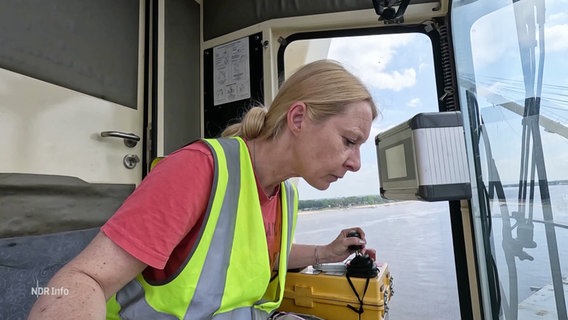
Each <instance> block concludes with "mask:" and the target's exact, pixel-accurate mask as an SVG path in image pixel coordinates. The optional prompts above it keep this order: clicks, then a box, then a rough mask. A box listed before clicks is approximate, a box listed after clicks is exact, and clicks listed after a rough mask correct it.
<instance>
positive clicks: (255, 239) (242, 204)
mask: <svg viewBox="0 0 568 320" xmlns="http://www.w3.org/2000/svg"><path fill="white" fill-rule="evenodd" d="M204 141H205V142H206V143H207V144H208V145H209V147H210V148H211V150H212V154H213V158H214V177H213V186H212V191H211V196H210V199H209V204H208V208H207V212H206V217H205V220H204V225H203V226H202V230H200V235H199V236H198V239H197V241H196V244H195V246H194V249H193V250H192V251H191V252H190V254H189V256H188V259H187V260H186V262H185V263H184V265H183V266H182V267H180V269H181V271H180V272H179V274H177V275H175V277H174V278H173V279H171V280H170V281H168V282H167V283H163V284H150V283H148V282H146V281H145V280H144V279H143V277H142V275H139V276H138V277H137V278H136V279H135V280H133V281H131V282H130V283H129V284H127V285H126V286H125V287H124V288H123V289H121V290H120V291H119V292H118V293H117V294H116V296H115V297H116V302H117V303H118V305H119V306H120V311H119V312H118V313H119V316H120V319H168V320H169V319H215V320H224V319H243V320H245V319H246V320H248V319H266V318H267V317H268V315H269V313H270V312H271V311H273V310H274V309H276V308H277V307H278V306H279V305H280V302H281V301H282V297H283V295H284V281H285V277H286V272H285V271H286V269H287V260H288V254H289V252H290V248H291V242H292V241H291V239H292V237H293V231H294V228H295V224H296V213H297V191H296V189H295V188H294V187H293V186H292V184H290V183H289V182H284V183H282V184H281V189H280V190H281V191H280V192H281V195H282V198H281V205H282V213H283V214H282V223H281V225H282V232H281V244H280V254H279V257H280V259H279V270H280V271H281V272H279V274H278V281H273V282H272V283H268V282H269V280H270V266H269V263H268V261H269V258H268V249H267V244H266V236H265V232H264V224H263V222H262V213H261V211H260V203H259V202H258V192H257V188H256V180H255V177H254V172H253V169H252V164H251V161H250V155H249V153H248V149H247V147H246V144H245V143H244V141H243V140H242V139H240V138H224V139H212V140H204ZM253 198H254V199H253ZM243 211H245V212H248V213H246V214H242V213H243ZM237 212H241V214H237ZM259 219H260V221H258V220H259ZM237 220H238V221H237ZM259 224H260V225H259ZM237 226H240V227H238V228H237ZM261 229H262V234H260V230H261ZM248 233H250V234H248ZM243 244H244V245H243ZM234 246H236V247H234ZM249 247H250V248H249ZM234 250H240V251H241V252H240V253H238V254H236V255H235V256H234V257H231V253H232V252H233V251H234ZM241 254H245V255H246V254H249V255H250V254H254V255H257V254H258V256H257V257H256V260H250V261H255V263H252V264H250V268H251V270H245V271H243V270H241V271H240V272H239V271H238V270H239V269H242V268H238V267H233V268H232V269H231V268H230V267H221V266H229V265H238V264H241V265H242V260H243V258H240V257H239V256H240V255H241ZM190 258H191V259H190ZM265 258H266V260H263V259H265ZM256 261H258V262H256ZM231 262H232V264H231ZM247 266H249V264H247ZM231 270H232V271H231ZM282 271H283V272H282ZM244 272H247V274H246V275H247V277H244V276H243V273H244ZM243 278H246V279H243ZM240 279H243V281H242V282H243V283H246V281H248V282H249V284H248V285H246V286H244V288H243V286H240V285H239V284H240ZM251 281H252V283H251ZM266 286H269V288H268V289H266ZM261 291H262V292H261ZM265 291H266V292H267V293H269V294H267V295H268V297H267V296H266V295H265V296H264V297H262V295H263V294H264V293H265ZM253 296H256V297H257V298H254V300H252V301H251V300H249V301H242V299H243V298H241V297H247V298H250V297H253ZM109 303H110V302H109ZM109 316H110V315H109ZM109 318H110V317H109Z"/></svg>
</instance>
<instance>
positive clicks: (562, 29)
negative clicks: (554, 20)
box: [544, 24, 568, 52]
mask: <svg viewBox="0 0 568 320" xmlns="http://www.w3.org/2000/svg"><path fill="white" fill-rule="evenodd" d="M566 34H568V24H559V25H553V26H550V27H547V28H546V29H545V34H544V39H545V43H546V51H547V52H553V51H565V50H567V49H568V41H566Z"/></svg>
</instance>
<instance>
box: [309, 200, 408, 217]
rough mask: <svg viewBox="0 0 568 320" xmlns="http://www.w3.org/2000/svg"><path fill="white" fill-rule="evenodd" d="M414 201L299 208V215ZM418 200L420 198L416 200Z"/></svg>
mask: <svg viewBox="0 0 568 320" xmlns="http://www.w3.org/2000/svg"><path fill="white" fill-rule="evenodd" d="M409 201H410V202H412V201H415V200H406V201H392V202H383V203H376V204H363V205H354V206H351V207H331V208H322V209H316V210H298V215H300V214H314V213H323V212H326V211H341V210H351V209H368V208H377V207H381V206H392V205H398V204H402V203H407V202H409ZM416 201H418V200H416Z"/></svg>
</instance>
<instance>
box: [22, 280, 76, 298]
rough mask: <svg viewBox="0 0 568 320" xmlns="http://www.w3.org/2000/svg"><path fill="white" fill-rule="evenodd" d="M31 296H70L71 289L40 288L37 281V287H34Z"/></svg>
mask: <svg viewBox="0 0 568 320" xmlns="http://www.w3.org/2000/svg"><path fill="white" fill-rule="evenodd" d="M31 294H32V295H34V296H36V297H39V296H67V295H69V289H67V288H65V287H60V288H55V287H40V286H39V282H38V281H37V280H36V286H35V287H32V290H31Z"/></svg>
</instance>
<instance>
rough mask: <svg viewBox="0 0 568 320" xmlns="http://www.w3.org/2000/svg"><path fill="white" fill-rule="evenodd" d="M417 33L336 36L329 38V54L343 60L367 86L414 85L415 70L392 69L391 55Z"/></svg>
mask: <svg viewBox="0 0 568 320" xmlns="http://www.w3.org/2000/svg"><path fill="white" fill-rule="evenodd" d="M417 36H418V35H416V34H404V35H400V34H399V35H381V36H361V37H356V38H354V39H353V38H352V39H350V40H349V41H347V40H346V39H344V38H338V39H334V40H333V41H332V42H331V46H330V48H329V56H333V57H334V59H336V60H340V61H343V64H344V66H345V67H346V68H347V69H349V70H350V71H351V72H353V73H354V74H356V75H357V76H358V77H359V78H361V80H362V81H363V82H364V83H366V84H367V86H369V87H372V88H376V89H388V90H394V91H400V90H402V89H404V88H408V87H412V86H414V85H416V70H415V69H414V68H404V69H402V70H393V69H394V68H393V64H394V59H395V57H397V56H398V54H397V53H398V50H399V49H400V48H403V47H406V46H408V45H409V44H411V43H412V41H414V40H415V39H416V38H417ZM354 41H356V45H354Z"/></svg>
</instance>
